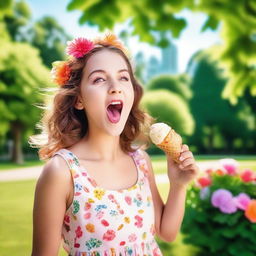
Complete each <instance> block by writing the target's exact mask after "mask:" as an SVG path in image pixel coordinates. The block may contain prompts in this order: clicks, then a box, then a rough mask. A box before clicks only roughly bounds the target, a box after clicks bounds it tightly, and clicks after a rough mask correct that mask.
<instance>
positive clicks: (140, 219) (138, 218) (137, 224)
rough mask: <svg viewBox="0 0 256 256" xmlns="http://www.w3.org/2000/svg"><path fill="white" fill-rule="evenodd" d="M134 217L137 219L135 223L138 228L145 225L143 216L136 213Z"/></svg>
mask: <svg viewBox="0 0 256 256" xmlns="http://www.w3.org/2000/svg"><path fill="white" fill-rule="evenodd" d="M134 218H135V219H136V222H135V223H134V224H135V226H137V227H138V228H141V227H142V226H143V223H142V221H143V218H141V217H140V216H139V215H136V216H135V217H134Z"/></svg>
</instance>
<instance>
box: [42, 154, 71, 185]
mask: <svg viewBox="0 0 256 256" xmlns="http://www.w3.org/2000/svg"><path fill="white" fill-rule="evenodd" d="M68 170H69V167H68V165H67V163H66V161H65V160H64V159H63V158H62V157H61V156H59V155H55V156H54V157H52V158H51V159H50V160H48V162H46V164H45V165H44V166H43V170H42V173H41V175H40V177H39V179H40V180H42V179H47V180H48V179H61V181H62V182H65V180H66V181H69V179H70V174H69V171H68Z"/></svg>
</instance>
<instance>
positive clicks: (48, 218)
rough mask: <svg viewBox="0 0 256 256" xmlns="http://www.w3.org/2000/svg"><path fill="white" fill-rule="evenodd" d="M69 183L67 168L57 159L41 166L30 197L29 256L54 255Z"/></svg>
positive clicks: (60, 159) (57, 245)
mask: <svg viewBox="0 0 256 256" xmlns="http://www.w3.org/2000/svg"><path fill="white" fill-rule="evenodd" d="M70 180H71V174H70V172H69V167H68V165H67V164H66V162H65V160H64V159H63V158H62V157H61V156H58V155H56V156H54V157H52V158H51V159H50V160H49V161H48V162H47V163H46V164H45V165H44V167H43V170H42V172H41V175H40V177H39V179H38V181H37V184H36V189H35V195H34V208H33V248H32V255H57V254H58V249H59V245H60V241H61V235H60V234H61V229H62V224H63V219H64V215H65V212H66V203H67V198H68V196H69V191H70ZM49 227H51V228H50V229H49Z"/></svg>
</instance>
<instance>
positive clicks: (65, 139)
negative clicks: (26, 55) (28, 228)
mask: <svg viewBox="0 0 256 256" xmlns="http://www.w3.org/2000/svg"><path fill="white" fill-rule="evenodd" d="M67 54H68V55H69V56H70V58H69V59H68V60H66V61H62V62H55V63H54V64H53V69H52V72H51V73H52V76H53V79H54V81H55V82H56V83H57V84H58V85H59V86H60V88H59V89H58V91H57V93H56V94H55V97H54V101H53V107H52V110H51V112H49V110H47V111H48V112H46V113H45V115H44V117H43V120H42V134H41V135H40V136H39V137H38V136H32V137H31V139H30V143H31V145H32V146H37V147H40V150H39V156H40V158H41V159H49V161H48V162H47V163H46V164H45V166H44V168H43V171H42V173H41V175H40V177H39V179H38V181H37V185H36V189H35V200H34V209H33V248H32V256H52V255H58V250H59V246H60V242H61V239H62V240H63V247H64V249H65V250H66V251H67V252H68V255H69V256H75V255H76V256H77V255H87V256H88V255H99V256H101V255H102V256H105V255H106V256H107V255H116V256H124V255H134V256H137V255H141V256H142V255H154V256H157V255H159V256H161V255H162V253H161V251H160V249H159V247H158V245H157V243H156V240H155V237H154V236H155V235H157V236H159V237H160V238H161V239H162V240H164V241H167V242H171V241H173V240H174V239H175V237H176V235H177V233H178V232H179V229H180V225H181V223H182V219H183V216H184V204H185V196H186V187H187V184H188V183H189V182H190V181H192V180H193V179H194V178H195V176H196V175H197V173H198V167H197V166H196V164H195V160H194V158H193V154H192V153H191V151H189V148H188V146H187V145H183V151H182V153H181V158H182V160H183V162H182V165H181V166H177V165H176V164H175V162H174V161H172V159H171V158H170V157H168V156H167V164H168V165H167V166H168V177H169V180H170V185H171V186H170V191H169V196H168V199H167V202H166V204H164V203H163V201H162V199H161V197H160V194H159V192H158V189H157V186H156V182H155V178H154V172H153V170H152V164H151V161H150V157H149V156H148V154H147V153H146V151H145V150H143V149H142V146H143V145H144V144H145V142H146V143H148V142H149V139H148V136H146V135H145V130H146V129H147V128H148V126H149V125H150V124H151V123H152V122H153V120H154V119H153V118H152V117H150V116H149V115H148V114H146V113H145V112H143V111H141V110H140V109H139V102H140V99H141V97H142V94H143V89H142V87H141V85H140V84H139V83H138V82H137V80H136V79H135V77H134V74H133V70H132V66H131V63H130V61H129V58H128V52H127V50H126V49H125V48H124V46H123V45H122V43H121V42H120V41H119V40H118V38H116V36H115V35H114V34H112V33H107V34H105V35H104V36H103V37H102V38H96V39H95V40H93V41H90V40H88V39H85V38H77V39H75V40H73V41H72V42H69V44H68V46H67ZM44 137H45V140H43V138H44ZM135 142H136V143H137V146H135V144H136V143H135ZM143 143H144V144H143ZM146 146H148V145H146ZM144 149H145V148H144Z"/></svg>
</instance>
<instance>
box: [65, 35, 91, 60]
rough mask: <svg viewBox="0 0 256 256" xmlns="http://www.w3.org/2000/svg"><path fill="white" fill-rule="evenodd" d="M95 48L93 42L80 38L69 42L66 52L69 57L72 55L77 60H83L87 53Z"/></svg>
mask: <svg viewBox="0 0 256 256" xmlns="http://www.w3.org/2000/svg"><path fill="white" fill-rule="evenodd" d="M93 48H94V44H93V42H92V41H90V40H88V39H85V38H82V37H78V38H75V39H74V40H73V41H69V42H68V46H67V49H66V52H67V54H68V55H71V56H73V57H75V58H82V57H83V56H84V55H85V54H86V53H87V52H89V51H91V50H92V49H93Z"/></svg>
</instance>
